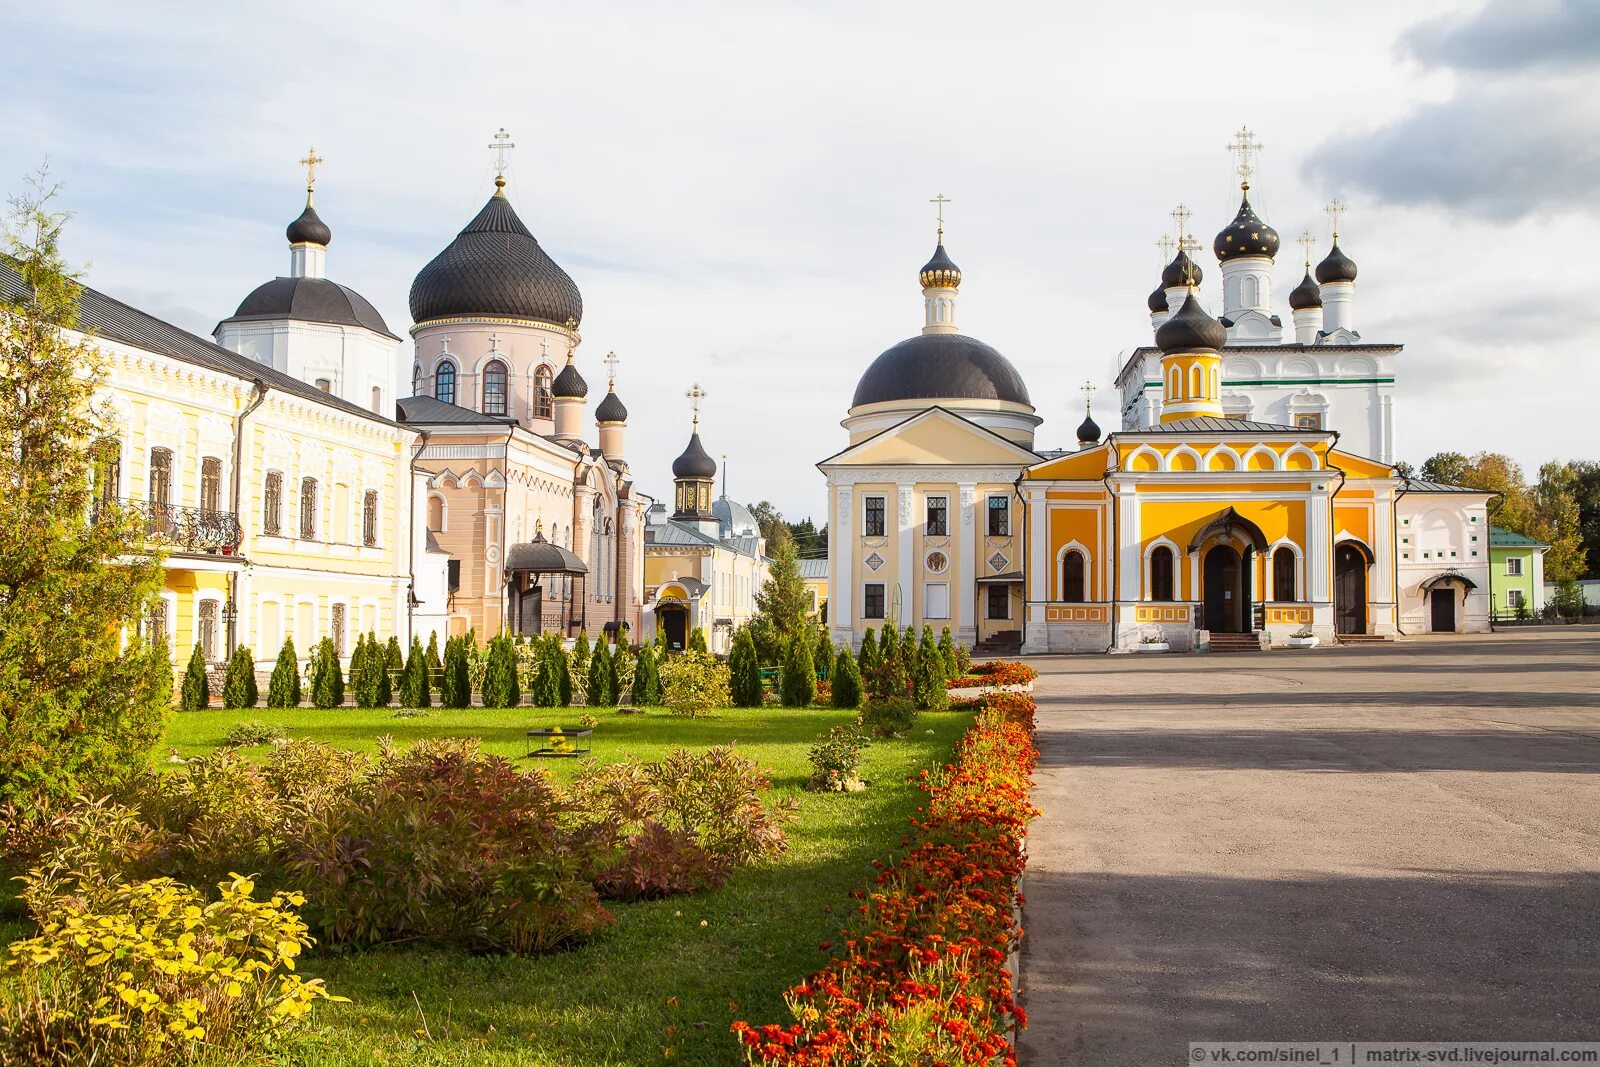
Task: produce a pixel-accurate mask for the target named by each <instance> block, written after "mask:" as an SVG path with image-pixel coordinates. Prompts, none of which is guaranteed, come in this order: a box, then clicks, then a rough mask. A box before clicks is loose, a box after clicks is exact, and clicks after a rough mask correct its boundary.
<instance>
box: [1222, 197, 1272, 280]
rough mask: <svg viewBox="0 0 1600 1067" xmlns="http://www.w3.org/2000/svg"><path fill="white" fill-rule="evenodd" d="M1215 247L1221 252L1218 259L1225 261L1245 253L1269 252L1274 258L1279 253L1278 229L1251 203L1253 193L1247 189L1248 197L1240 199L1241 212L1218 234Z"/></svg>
mask: <svg viewBox="0 0 1600 1067" xmlns="http://www.w3.org/2000/svg"><path fill="white" fill-rule="evenodd" d="M1211 251H1213V252H1215V253H1216V254H1217V259H1218V261H1219V262H1222V263H1226V262H1227V261H1228V260H1230V259H1242V258H1244V257H1245V256H1266V257H1267V258H1268V259H1271V258H1272V257H1273V256H1276V255H1277V254H1278V231H1277V230H1274V229H1273V228H1272V227H1271V226H1268V225H1267V224H1266V223H1265V222H1262V221H1261V216H1259V215H1257V214H1256V209H1255V208H1253V207H1251V206H1250V194H1249V193H1245V195H1244V199H1243V200H1241V201H1240V202H1239V214H1237V215H1235V216H1234V218H1233V221H1232V222H1230V223H1228V225H1227V226H1226V227H1224V228H1223V230H1222V232H1221V233H1219V234H1217V239H1216V240H1215V241H1213V242H1212V243H1211Z"/></svg>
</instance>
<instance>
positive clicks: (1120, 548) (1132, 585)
mask: <svg viewBox="0 0 1600 1067" xmlns="http://www.w3.org/2000/svg"><path fill="white" fill-rule="evenodd" d="M1112 492H1113V493H1114V494H1115V497H1116V502H1117V544H1116V548H1115V551H1116V553H1117V574H1118V581H1117V599H1118V600H1119V601H1122V602H1125V603H1132V602H1133V601H1136V600H1138V599H1139V578H1140V573H1141V570H1142V568H1143V560H1142V559H1141V555H1142V554H1141V553H1140V551H1139V541H1140V538H1139V498H1138V496H1137V495H1136V494H1135V492H1134V487H1133V486H1131V485H1120V486H1115V487H1113V489H1112Z"/></svg>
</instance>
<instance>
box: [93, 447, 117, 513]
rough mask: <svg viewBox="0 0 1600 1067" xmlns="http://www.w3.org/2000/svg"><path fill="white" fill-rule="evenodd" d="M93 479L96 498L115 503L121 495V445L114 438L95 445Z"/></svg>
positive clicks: (105, 502) (103, 501) (106, 502)
mask: <svg viewBox="0 0 1600 1067" xmlns="http://www.w3.org/2000/svg"><path fill="white" fill-rule="evenodd" d="M94 479H95V491H96V492H95V496H96V499H98V500H99V501H100V503H102V504H115V503H116V502H117V498H118V497H119V496H121V495H122V447H121V446H120V445H119V444H118V443H117V441H116V440H115V439H112V440H107V441H101V442H100V443H99V444H98V445H97V446H96V453H95V468H94Z"/></svg>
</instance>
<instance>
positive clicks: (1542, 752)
mask: <svg viewBox="0 0 1600 1067" xmlns="http://www.w3.org/2000/svg"><path fill="white" fill-rule="evenodd" d="M1031 662H1033V663H1034V665H1035V666H1037V667H1038V668H1039V670H1040V674H1041V677H1040V680H1039V683H1038V685H1037V693H1036V696H1037V697H1038V701H1039V747H1040V751H1041V753H1042V760H1041V763H1040V768H1039V773H1038V788H1037V789H1036V791H1035V794H1034V796H1035V803H1036V804H1038V805H1039V807H1041V808H1042V809H1043V810H1044V815H1043V817H1042V818H1040V819H1039V820H1038V821H1037V822H1036V823H1035V824H1034V827H1033V830H1032V832H1031V836H1030V844H1029V847H1030V860H1029V873H1028V875H1027V878H1026V880H1025V883H1024V889H1025V891H1026V893H1027V897H1028V903H1027V907H1026V909H1025V916H1024V918H1025V921H1026V924H1027V933H1028V936H1027V940H1026V941H1025V943H1024V951H1023V960H1022V985H1023V988H1024V990H1025V1001H1024V1002H1025V1004H1026V1005H1027V1008H1028V1011H1029V1014H1030V1029H1029V1030H1028V1031H1027V1033H1026V1034H1024V1036H1023V1039H1022V1053H1023V1063H1024V1064H1073V1065H1077V1064H1083V1065H1095V1067H1099V1065H1115V1064H1139V1065H1141V1067H1142V1065H1151V1064H1176V1063H1179V1062H1182V1061H1183V1060H1184V1058H1185V1053H1186V1051H1187V1050H1186V1047H1185V1046H1186V1044H1187V1042H1189V1041H1201V1040H1249V1039H1263V1040H1340V1039H1343V1040H1357V1041H1359V1040H1380V1041H1381V1040H1395V1041H1405V1040H1451V1039H1459V1040H1559V1039H1564V1040H1600V629H1597V628H1594V627H1567V628H1560V629H1545V628H1540V629H1526V630H1522V631H1518V632H1513V633H1508V634H1494V635H1481V636H1463V637H1447V638H1420V639H1415V640H1409V641H1402V642H1400V643H1397V644H1393V645H1388V646H1377V647H1354V648H1335V649H1319V650H1314V651H1310V652H1274V653H1270V654H1264V655H1249V656H1226V655H1214V656H1191V655H1181V656H1179V655H1167V656H1144V655H1122V656H1078V657H1055V658H1040V659H1035V660H1033V661H1031Z"/></svg>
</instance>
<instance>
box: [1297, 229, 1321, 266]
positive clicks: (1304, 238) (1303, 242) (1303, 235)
mask: <svg viewBox="0 0 1600 1067" xmlns="http://www.w3.org/2000/svg"><path fill="white" fill-rule="evenodd" d="M1297 240H1299V242H1300V247H1301V248H1304V249H1305V250H1306V270H1307V272H1309V271H1310V270H1311V250H1312V249H1313V248H1315V247H1316V245H1317V239H1316V238H1315V237H1313V236H1312V235H1311V231H1310V230H1302V231H1301V232H1300V236H1299V238H1297Z"/></svg>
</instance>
